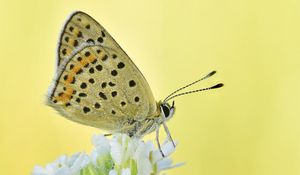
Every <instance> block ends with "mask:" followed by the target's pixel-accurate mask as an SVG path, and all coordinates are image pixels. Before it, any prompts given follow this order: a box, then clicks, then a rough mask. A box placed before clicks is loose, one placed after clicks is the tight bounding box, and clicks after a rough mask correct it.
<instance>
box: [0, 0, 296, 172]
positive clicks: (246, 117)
mask: <svg viewBox="0 0 300 175" xmlns="http://www.w3.org/2000/svg"><path fill="white" fill-rule="evenodd" d="M75 10H81V11H84V12H86V13H88V14H90V15H91V16H93V17H94V18H95V19H96V20H98V21H99V22H100V23H101V24H102V25H103V26H104V27H105V28H106V29H107V30H108V31H109V32H110V34H111V35H112V36H113V37H114V38H115V40H116V41H117V42H118V43H119V44H120V45H121V46H122V48H123V49H124V50H125V51H126V52H127V53H128V55H129V56H130V57H131V58H132V60H133V61H134V62H135V63H136V65H137V66H138V67H139V68H140V70H141V71H142V72H143V74H144V76H145V77H146V79H147V80H148V82H149V84H150V86H151V88H152V91H153V93H154V96H155V98H156V99H157V100H160V99H162V98H164V97H165V96H166V95H168V94H169V93H170V92H171V91H173V90H174V89H176V88H178V87H181V86H182V85H185V84H186V83H189V82H191V81H193V80H196V79H197V78H199V77H201V76H203V75H205V74H207V73H208V72H210V71H212V70H217V71H218V73H217V74H216V75H215V76H213V77H212V78H210V79H208V80H206V81H204V82H202V83H200V84H198V85H197V86H195V87H194V88H200V87H207V86H210V85H213V84H215V83H219V82H223V83H224V84H225V87H223V88H221V89H217V90H212V91H206V92H202V93H199V94H193V95H189V96H185V97H180V98H178V99H176V106H177V111H176V115H175V116H174V118H173V119H172V120H171V121H169V122H168V126H169V129H170V130H171V132H172V136H173V138H175V139H176V140H178V141H179V145H178V148H177V151H176V153H175V154H174V156H173V159H174V161H175V162H182V161H184V162H186V163H187V164H186V165H185V166H183V167H181V168H178V169H175V170H171V171H168V174H170V175H175V174H188V175H282V174H288V175H300V127H299V126H300V115H299V114H300V107H299V104H300V103H299V102H300V100H299V99H300V93H299V89H300V82H299V76H300V67H299V66H300V1H298V0H229V1H222V0H184V1H183V0H172V1H171V0H168V1H167V0H163V1H161V0H151V1H140V0H123V1H121V0H112V1H104V0H75V1H70V0H69V1H66V0H51V1H38V0H26V1H22V0H0V19H1V22H2V23H1V27H0V38H1V42H0V61H1V69H0V82H1V83H0V99H1V101H0V106H1V110H0V155H1V158H0V169H1V172H2V173H1V174H30V172H31V171H32V169H33V167H34V165H36V164H39V165H43V166H45V165H46V163H49V162H52V161H54V160H55V159H56V158H57V157H58V156H60V155H61V154H68V155H70V154H72V153H75V152H78V151H85V152H90V151H91V148H92V145H91V142H90V139H91V136H92V135H93V134H97V133H102V131H101V130H98V129H94V128H91V127H88V126H83V125H80V124H77V123H74V122H71V121H69V120H67V119H65V118H63V117H61V116H59V115H58V114H57V112H55V111H54V110H53V109H51V108H50V107H48V106H46V105H45V104H44V100H45V97H46V93H47V89H48V86H49V85H50V83H51V81H52V78H53V76H54V71H55V69H54V67H55V59H56V48H57V40H58V37H59V33H60V31H61V28H62V25H63V23H64V21H65V20H66V18H67V17H68V16H69V14H70V13H71V12H73V11H75ZM192 89H193V88H192ZM153 138H154V134H152V135H149V136H147V137H146V138H145V139H153Z"/></svg>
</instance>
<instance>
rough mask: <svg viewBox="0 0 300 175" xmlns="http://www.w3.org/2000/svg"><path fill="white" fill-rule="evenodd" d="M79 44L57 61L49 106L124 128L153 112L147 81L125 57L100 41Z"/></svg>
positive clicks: (83, 119)
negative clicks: (127, 123)
mask: <svg viewBox="0 0 300 175" xmlns="http://www.w3.org/2000/svg"><path fill="white" fill-rule="evenodd" d="M81 47H82V48H79V50H78V51H77V52H76V53H75V54H74V55H73V56H72V57H70V58H69V59H65V60H64V61H63V62H62V63H61V64H60V66H59V71H58V76H57V78H56V80H55V82H54V86H53V88H52V89H50V94H49V99H48V102H49V104H50V105H51V106H53V107H54V108H55V109H57V110H58V111H59V112H60V113H62V114H63V115H64V116H66V117H67V118H69V119H71V120H74V121H77V122H79V123H83V124H87V125H91V126H94V127H98V128H102V129H107V130H110V131H122V132H126V129H125V128H124V126H125V123H126V122H129V121H131V120H132V119H134V120H139V119H140V120H143V119H145V118H147V117H153V115H155V112H156V102H155V101H154V99H153V96H152V94H151V91H150V89H149V88H147V87H148V86H147V85H148V84H147V82H145V81H144V78H143V76H142V74H141V73H140V72H139V71H138V69H137V68H136V67H135V66H134V65H133V63H132V62H131V61H130V60H129V59H128V58H127V57H124V56H123V54H119V53H118V52H117V51H116V50H114V49H112V48H108V47H103V46H101V45H82V46H81ZM149 91H150V92H149ZM149 94H151V95H149Z"/></svg>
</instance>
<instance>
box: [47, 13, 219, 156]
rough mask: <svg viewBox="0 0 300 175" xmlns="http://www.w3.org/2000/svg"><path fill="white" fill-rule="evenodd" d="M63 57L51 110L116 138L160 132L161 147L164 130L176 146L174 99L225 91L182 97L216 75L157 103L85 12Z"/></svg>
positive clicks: (75, 21) (65, 41) (63, 39)
mask: <svg viewBox="0 0 300 175" xmlns="http://www.w3.org/2000/svg"><path fill="white" fill-rule="evenodd" d="M57 54H58V56H57V70H56V74H55V78H54V81H53V83H52V84H51V86H50V88H49V91H48V95H47V104H48V105H49V106H51V107H53V108H54V109H56V110H57V111H58V112H59V113H60V114H62V115H63V116H64V117H66V118H67V119H70V120H72V121H75V122H78V123H81V124H85V125H89V126H93V127H97V128H101V129H103V130H107V131H109V132H111V133H126V134H128V135H129V136H134V137H142V136H144V135H146V134H148V133H151V132H153V131H156V133H157V134H156V135H157V139H156V140H157V143H158V146H159V148H160V144H159V139H158V135H159V127H160V125H163V126H164V129H165V131H166V132H167V134H168V137H169V138H170V139H171V140H172V141H173V139H172V138H171V135H170V132H169V130H168V128H167V125H166V121H167V120H169V119H170V118H172V116H173V115H174V112H175V105H174V101H173V103H172V105H171V104H169V103H168V101H169V100H171V99H173V98H175V97H178V96H181V95H185V94H189V93H194V92H198V91H203V90H208V89H215V88H219V87H222V86H223V84H221V83H219V84H217V85H215V86H212V87H209V88H204V89H198V90H194V91H188V92H183V93H179V94H178V92H179V91H181V90H183V89H185V88H186V87H189V86H191V85H193V84H196V83H198V82H199V81H201V80H203V79H206V78H208V77H210V76H212V75H213V74H215V73H216V72H215V71H212V72H211V73H209V74H208V75H207V76H205V77H203V78H201V79H199V80H197V81H195V82H193V83H190V84H188V85H186V86H184V87H182V88H180V89H178V90H176V91H174V92H173V93H171V94H170V95H169V96H168V97H167V98H165V99H164V100H162V101H159V102H157V101H156V100H155V99H154V97H153V94H152V92H151V89H150V86H149V84H148V83H147V81H146V79H145V77H144V76H143V74H142V73H141V72H140V70H139V69H138V68H137V66H136V65H135V64H134V63H133V62H132V60H131V59H130V58H129V56H128V55H127V54H126V53H125V52H124V51H123V50H122V48H121V47H120V46H119V45H118V43H117V42H116V41H115V40H114V39H113V38H112V37H111V35H110V34H109V33H108V32H107V31H106V30H105V29H104V28H103V27H102V26H101V25H100V24H99V23H98V22H97V21H96V20H94V19H93V18H92V17H91V16H89V15H88V14H86V13H84V12H81V11H77V12H74V13H73V14H71V16H70V17H69V18H68V19H67V21H66V23H65V25H64V27H63V30H62V32H61V35H60V39H59V44H58V53H57ZM176 93H177V94H176ZM173 143H174V142H173ZM174 145H175V144H174ZM160 150H161V149H160ZM162 154H163V153H162Z"/></svg>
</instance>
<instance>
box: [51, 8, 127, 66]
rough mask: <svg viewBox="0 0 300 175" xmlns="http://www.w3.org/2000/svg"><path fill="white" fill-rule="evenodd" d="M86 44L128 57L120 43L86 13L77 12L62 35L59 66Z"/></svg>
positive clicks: (69, 19) (59, 48)
mask: <svg viewBox="0 0 300 175" xmlns="http://www.w3.org/2000/svg"><path fill="white" fill-rule="evenodd" d="M85 43H90V44H97V45H101V46H104V47H108V48H111V49H114V50H115V51H117V52H118V53H120V54H123V55H126V53H125V52H124V51H123V50H122V49H121V47H120V46H119V45H118V43H117V42H116V41H115V40H114V39H113V38H112V37H111V36H110V34H109V33H108V32H107V31H106V30H105V29H104V28H103V27H102V26H101V25H100V24H99V23H98V22H97V21H96V20H94V19H93V18H92V17H91V16H89V15H88V14H86V13H84V12H80V11H77V12H74V13H73V14H71V16H70V17H69V18H68V20H67V22H66V23H65V25H64V27H63V31H62V33H61V35H60V39H59V46H58V61H57V62H58V65H60V64H61V63H62V61H63V60H65V59H68V58H69V57H70V56H72V55H74V53H75V52H77V50H78V48H79V47H80V46H81V45H82V44H85ZM126 56H127V55H126ZM127 57H128V56H127Z"/></svg>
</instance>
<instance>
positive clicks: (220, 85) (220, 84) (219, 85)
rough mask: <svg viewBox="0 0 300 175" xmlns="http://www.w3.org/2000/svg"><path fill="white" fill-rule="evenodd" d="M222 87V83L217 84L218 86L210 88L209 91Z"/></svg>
mask: <svg viewBox="0 0 300 175" xmlns="http://www.w3.org/2000/svg"><path fill="white" fill-rule="evenodd" d="M223 86H224V84H223V83H219V84H216V85H214V86H213V87H211V89H216V88H220V87H223Z"/></svg>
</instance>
